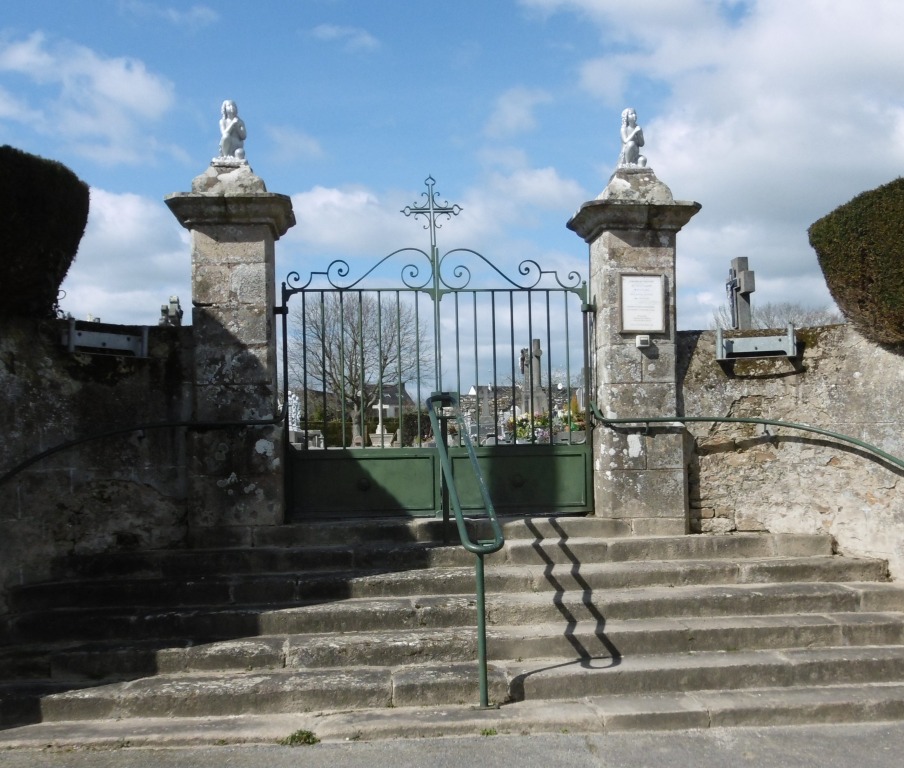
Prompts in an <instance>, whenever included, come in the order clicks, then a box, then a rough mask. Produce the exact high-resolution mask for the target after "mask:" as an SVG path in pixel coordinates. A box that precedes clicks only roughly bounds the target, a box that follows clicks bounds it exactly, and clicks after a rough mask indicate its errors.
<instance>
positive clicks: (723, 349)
mask: <svg viewBox="0 0 904 768" xmlns="http://www.w3.org/2000/svg"><path fill="white" fill-rule="evenodd" d="M782 356H784V357H790V358H795V357H797V335H796V334H795V333H794V325H793V324H791V323H789V324H788V327H787V328H786V329H785V333H784V334H781V335H776V336H743V337H740V338H737V337H736V338H731V339H727V338H725V337H724V336H723V335H722V329H721V328H717V329H716V360H720V361H721V360H739V359H743V358H749V357H782Z"/></svg>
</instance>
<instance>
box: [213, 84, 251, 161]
mask: <svg viewBox="0 0 904 768" xmlns="http://www.w3.org/2000/svg"><path fill="white" fill-rule="evenodd" d="M220 113H221V115H222V117H221V118H220V157H231V158H235V159H236V160H244V159H245V138H246V136H247V135H248V134H247V131H246V130H245V123H244V121H243V120H242V118H240V117H239V108H238V107H237V106H236V104H235V102H234V101H232V99H227V100H226V101H224V102H223V106H222V107H221V108H220Z"/></svg>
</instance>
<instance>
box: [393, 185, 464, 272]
mask: <svg viewBox="0 0 904 768" xmlns="http://www.w3.org/2000/svg"><path fill="white" fill-rule="evenodd" d="M424 184H426V186H427V191H426V192H421V195H422V196H423V197H426V198H427V202H426V203H424V204H423V205H406V206H405V207H404V208H403V209H402V213H404V214H405V215H406V216H414V217H415V218H417V217H418V216H425V217H426V218H427V223H426V224H424V229H428V230H430V251H431V254H432V258H433V259H434V260H435V259H436V254H435V252H436V230H437V229H439V228H440V227H442V224H440V223H439V221H438V218H439V217H440V216H445V217H446V218H447V219H451V218H452V217H453V216H458V214H459V213H461V206H460V205H458V204H457V203H456V204H455V205H449V203H448V201H446V202H445V203H442V204H440V203H438V202H437V200H436V196H437V195H438V194H439V192H434V191H433V185H434V184H436V179H434V178H433V177H432V176H428V177H427V178H426V179H425V180H424Z"/></svg>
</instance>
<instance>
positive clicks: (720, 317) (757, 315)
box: [710, 301, 846, 329]
mask: <svg viewBox="0 0 904 768" xmlns="http://www.w3.org/2000/svg"><path fill="white" fill-rule="evenodd" d="M750 319H751V322H752V325H753V327H754V328H759V329H775V328H785V327H786V326H787V325H788V323H793V324H794V327H795V328H812V327H813V326H817V325H839V324H841V323H844V322H846V321H845V319H844V315H842V314H841V313H840V312H838V311H837V310H836V309H834V308H833V307H826V306H822V307H805V306H803V305H801V304H798V303H796V302H793V301H778V302H766V303H765V304H755V305H754V306H753V307H752V308H751V312H750ZM710 328H712V329H715V328H731V311H730V310H729V308H728V307H727V306H725V305H724V304H723V305H722V306H720V307H719V308H718V309H716V310H713V322H712V323H711V324H710Z"/></svg>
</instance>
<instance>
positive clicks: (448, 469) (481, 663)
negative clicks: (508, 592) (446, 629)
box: [427, 392, 505, 709]
mask: <svg viewBox="0 0 904 768" xmlns="http://www.w3.org/2000/svg"><path fill="white" fill-rule="evenodd" d="M437 404H439V406H440V407H443V408H448V407H450V406H451V407H452V409H453V411H454V418H455V419H456V421H457V423H458V434H460V435H461V436H462V437H463V438H464V443H465V448H466V449H467V451H468V457H469V458H470V460H471V468H472V469H473V471H474V476H475V477H476V479H477V485H478V487H479V488H480V496H481V498H482V499H483V506H484V509H485V510H486V513H487V519H488V520H489V521H490V526H491V527H492V529H493V540H492V541H472V539H471V536H470V534H469V533H468V528H467V526H466V525H465V519H464V515H463V514H462V511H461V500H460V499H459V496H458V489H457V488H456V486H455V477H454V475H453V473H452V462H451V460H450V459H449V448H448V446H447V445H446V441H445V435H446V430H445V429H443V428H442V427H441V425H440V418H441V417H440V416H439V415H438V414H437V412H436V406H437ZM427 415H428V416H429V417H430V424H431V425H432V426H433V437H434V440H435V442H436V449H437V453H438V454H439V461H440V465H441V466H442V470H443V478H444V480H445V488H446V490H447V492H448V498H449V503H450V504H451V505H452V509H453V510H454V511H455V524H456V525H457V527H458V537H459V539H460V540H461V545H462V546H463V547H464V548H465V549H466V550H468V552H471V553H473V554H474V556H475V557H476V558H477V560H476V562H475V564H474V569H475V576H476V579H475V581H476V587H475V591H476V598H477V668H478V674H479V678H480V707H481V708H482V709H488V708H489V706H490V702H489V690H488V685H487V626H486V587H485V580H484V567H483V558H484V557H485V556H486V555H491V554H493V552H498V551H499V550H500V549H502V546H503V545H504V544H505V538H504V536H503V535H502V528H501V527H500V526H499V521H498V520H497V519H496V510H495V508H494V507H493V502H492V500H491V499H490V494H489V491H488V490H487V486H486V482H485V481H484V478H483V473H482V472H481V471H480V465H479V464H478V463H477V454H476V453H475V452H474V445H473V443H472V442H471V436H470V434H468V430H467V427H466V425H465V422H464V419H463V418H462V416H461V411H460V409H459V407H458V395H456V394H454V393H452V392H435V393H433V394H432V395H431V396H430V397H429V398H427ZM442 418H443V419H444V420H445V419H446V418H448V417H446V416H443V417H442Z"/></svg>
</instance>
